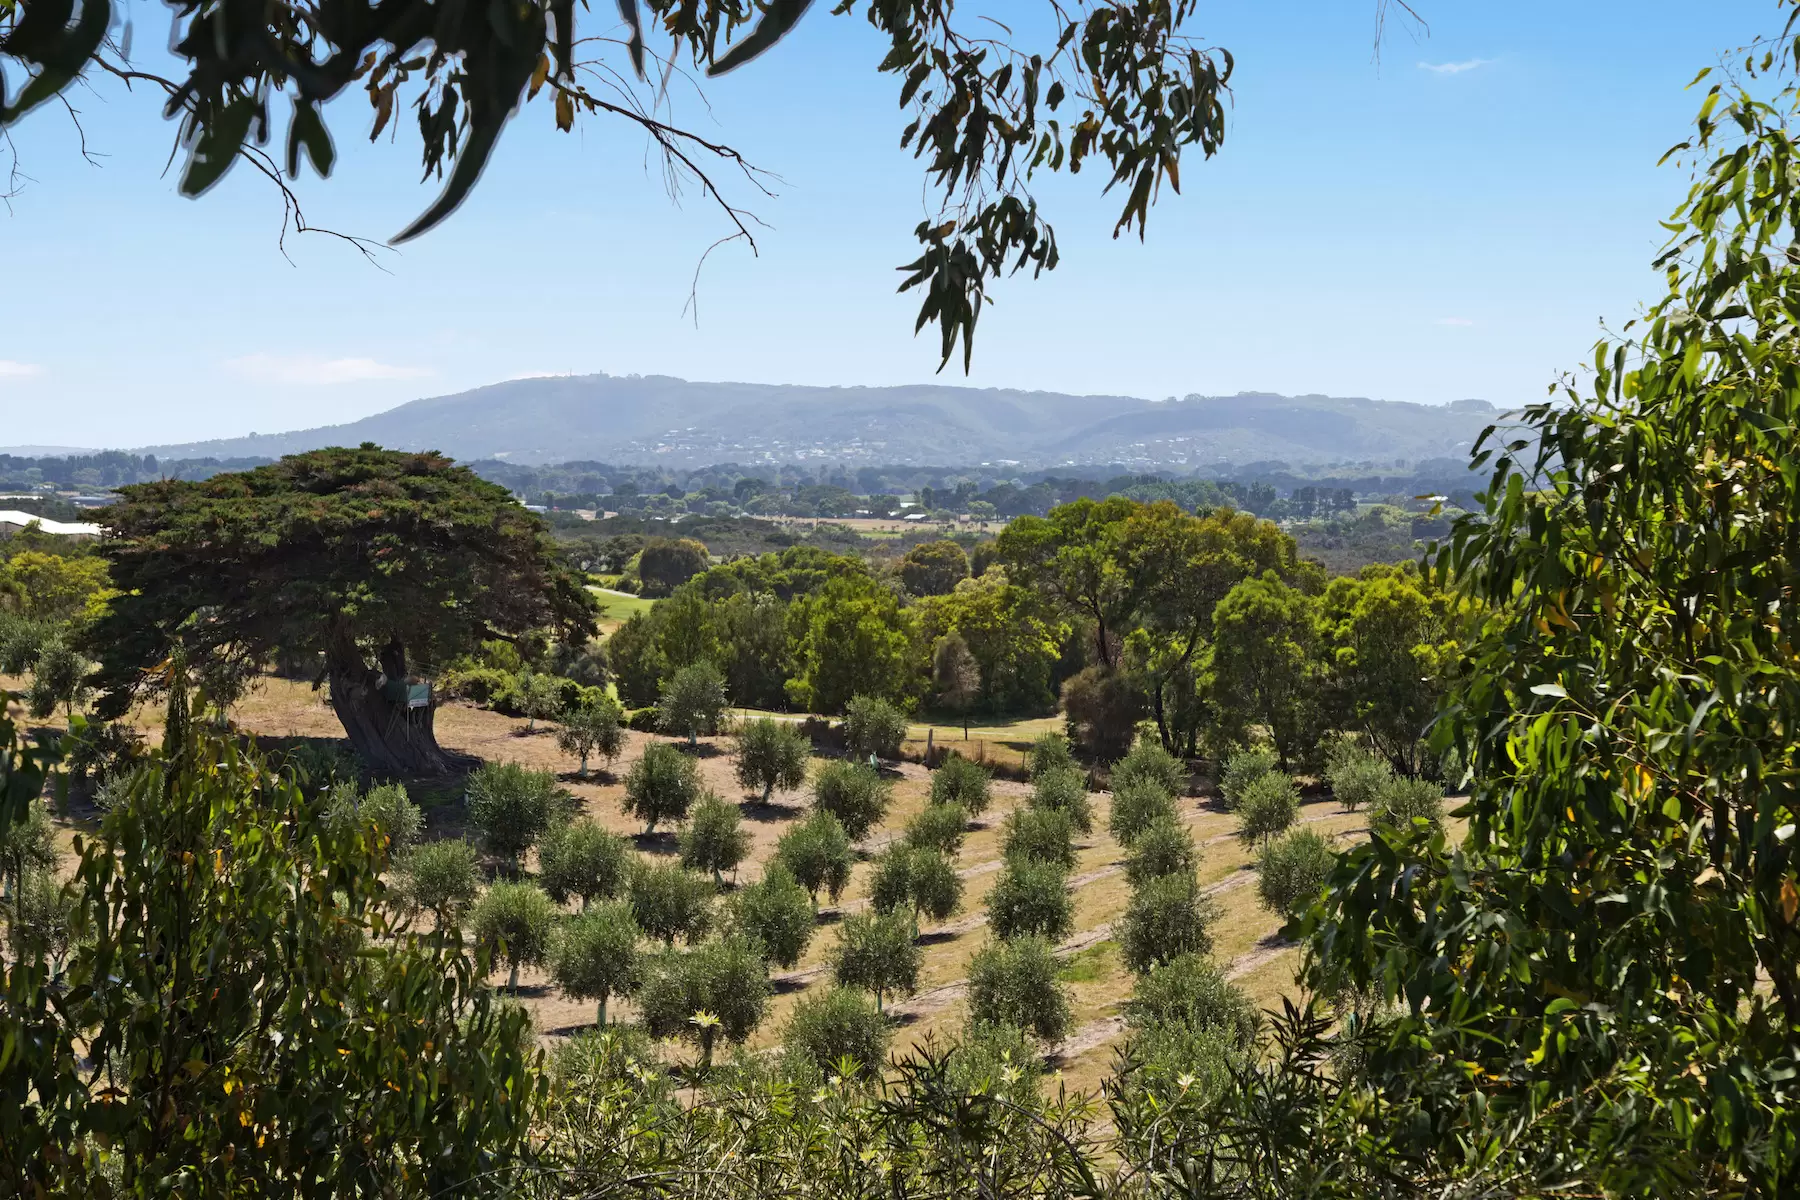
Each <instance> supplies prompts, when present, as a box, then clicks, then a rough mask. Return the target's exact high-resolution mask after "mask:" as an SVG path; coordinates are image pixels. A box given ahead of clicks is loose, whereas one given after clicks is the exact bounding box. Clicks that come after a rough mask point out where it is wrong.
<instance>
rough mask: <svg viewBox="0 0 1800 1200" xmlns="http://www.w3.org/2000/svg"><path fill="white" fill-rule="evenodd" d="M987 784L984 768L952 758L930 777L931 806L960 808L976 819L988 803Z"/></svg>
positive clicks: (950, 756) (986, 808)
mask: <svg viewBox="0 0 1800 1200" xmlns="http://www.w3.org/2000/svg"><path fill="white" fill-rule="evenodd" d="M991 782H992V781H991V780H990V778H989V776H988V771H987V768H986V767H984V766H982V765H981V764H980V763H977V762H971V761H970V760H969V759H966V758H964V757H963V756H962V755H960V754H952V755H949V756H948V757H946V758H945V759H944V762H943V765H942V766H940V767H938V769H937V770H935V771H933V772H932V773H931V802H932V803H933V804H960V805H962V807H963V811H964V812H966V813H968V814H969V815H970V816H971V817H979V816H980V815H981V814H982V813H984V812H986V811H987V810H988V804H989V803H990V802H991V800H992V793H993V788H992V786H991Z"/></svg>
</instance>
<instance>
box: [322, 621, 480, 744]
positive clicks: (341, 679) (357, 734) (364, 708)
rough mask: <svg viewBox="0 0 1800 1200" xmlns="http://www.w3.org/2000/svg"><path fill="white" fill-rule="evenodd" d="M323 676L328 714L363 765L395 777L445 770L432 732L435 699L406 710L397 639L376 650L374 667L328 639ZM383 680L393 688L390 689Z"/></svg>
mask: <svg viewBox="0 0 1800 1200" xmlns="http://www.w3.org/2000/svg"><path fill="white" fill-rule="evenodd" d="M326 678H327V680H328V681H329V683H330V686H331V707H332V711H334V712H336V713H337V718H338V721H339V722H340V723H342V725H343V726H344V733H345V734H346V735H348V737H349V738H350V744H351V745H352V746H354V747H355V748H356V753H357V756H358V757H359V758H361V759H362V760H363V762H364V763H365V764H367V765H368V766H370V767H373V768H375V769H376V770H378V771H389V772H393V773H395V774H401V775H440V774H443V773H445V772H447V771H449V769H450V759H449V756H448V755H446V754H445V753H444V751H443V750H442V749H441V748H440V747H439V746H438V744H437V734H436V733H435V732H434V730H433V729H432V718H433V717H434V716H435V714H436V711H437V706H436V700H435V698H434V699H433V702H432V703H431V704H428V705H426V706H425V707H424V708H416V709H408V708H407V704H406V647H405V646H404V645H403V644H402V643H401V642H400V640H399V639H398V638H394V639H391V640H390V641H389V642H388V644H387V645H386V646H384V647H382V650H381V665H380V667H379V668H377V667H371V666H369V664H368V663H366V662H364V661H363V656H362V652H361V651H360V650H358V649H357V648H356V643H355V641H354V640H353V639H351V638H350V637H348V636H347V635H344V636H339V637H337V638H334V639H333V640H332V643H331V646H330V648H329V649H328V650H327V651H326ZM389 681H398V684H399V686H398V687H390V686H389Z"/></svg>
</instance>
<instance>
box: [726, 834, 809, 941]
mask: <svg viewBox="0 0 1800 1200" xmlns="http://www.w3.org/2000/svg"><path fill="white" fill-rule="evenodd" d="M731 911H732V917H733V920H734V922H735V924H736V925H737V927H738V928H739V929H741V930H743V931H744V932H745V933H746V934H748V935H749V936H750V937H752V938H754V939H755V940H756V944H757V945H758V946H759V947H761V949H762V955H763V957H764V958H765V959H767V960H768V961H769V962H771V963H774V964H775V965H776V966H778V967H792V966H793V965H794V964H795V963H797V962H799V961H800V956H801V955H802V954H804V953H806V947H807V945H808V944H809V943H810V942H811V941H812V937H813V933H814V931H815V930H816V929H817V928H818V913H817V912H815V911H814V909H813V901H812V897H811V896H809V895H808V894H807V891H806V887H805V885H803V884H802V883H801V882H800V881H799V880H797V879H795V878H794V873H793V872H792V871H791V870H789V869H788V866H787V864H786V863H785V862H783V861H782V860H781V859H780V858H779V857H777V858H776V859H775V861H773V862H771V863H770V864H769V865H768V866H767V867H766V868H765V869H764V870H763V876H762V878H761V879H759V880H757V881H756V882H755V883H752V884H748V885H746V886H744V887H743V888H740V889H739V890H738V892H737V893H736V894H735V895H734V896H732V898H731Z"/></svg>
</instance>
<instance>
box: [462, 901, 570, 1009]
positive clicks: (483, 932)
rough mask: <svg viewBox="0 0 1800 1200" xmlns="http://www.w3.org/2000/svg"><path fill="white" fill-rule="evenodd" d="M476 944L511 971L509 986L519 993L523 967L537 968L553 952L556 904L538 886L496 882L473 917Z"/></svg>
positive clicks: (477, 905) (478, 904) (471, 922)
mask: <svg viewBox="0 0 1800 1200" xmlns="http://www.w3.org/2000/svg"><path fill="white" fill-rule="evenodd" d="M470 925H471V926H472V927H473V930H474V934H475V943H476V945H478V946H480V947H482V948H483V949H484V950H486V951H487V952H488V953H489V954H491V955H493V956H494V961H496V962H502V963H505V964H506V965H507V967H508V968H509V969H510V970H511V976H510V977H509V978H508V979H507V983H506V986H507V987H508V988H509V989H510V990H512V991H515V992H516V991H518V990H519V968H520V967H521V966H537V965H538V964H540V963H542V962H543V961H544V959H545V957H546V956H547V955H548V954H549V952H550V936H551V934H552V933H553V932H554V931H555V929H556V905H554V904H552V903H551V902H550V897H548V896H546V895H545V894H544V889H542V888H540V887H538V886H537V885H536V884H535V883H496V884H495V885H494V886H493V887H491V888H489V889H488V890H487V891H486V893H484V894H483V895H482V897H481V899H479V900H477V901H476V902H475V911H474V913H473V914H471V917H470Z"/></svg>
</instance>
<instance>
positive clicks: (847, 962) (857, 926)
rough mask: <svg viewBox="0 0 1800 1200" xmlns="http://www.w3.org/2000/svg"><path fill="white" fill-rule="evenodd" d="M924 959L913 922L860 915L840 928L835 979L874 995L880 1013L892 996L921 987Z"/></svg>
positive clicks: (833, 966)
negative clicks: (921, 971)
mask: <svg viewBox="0 0 1800 1200" xmlns="http://www.w3.org/2000/svg"><path fill="white" fill-rule="evenodd" d="M923 958H924V951H923V950H921V949H920V948H919V945H918V943H917V942H916V941H915V940H914V934H913V926H912V922H911V921H910V920H908V919H907V918H905V917H903V916H900V915H899V914H891V915H887V916H883V915H881V914H878V913H858V914H856V915H855V916H851V917H845V918H844V920H843V923H842V924H840V925H839V926H838V940H837V945H836V946H835V947H833V949H832V952H831V977H832V978H833V979H834V980H835V981H836V982H837V983H838V984H839V986H841V987H855V988H862V989H863V990H864V991H867V992H873V993H874V994H875V1007H876V1008H877V1009H878V1010H879V1009H880V1008H881V1007H882V1002H883V1001H884V1000H885V998H886V997H887V996H889V995H890V994H895V993H898V994H900V995H910V994H911V993H912V991H913V990H914V989H915V988H917V987H918V984H919V965H920V962H921V961H922V959H923Z"/></svg>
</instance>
